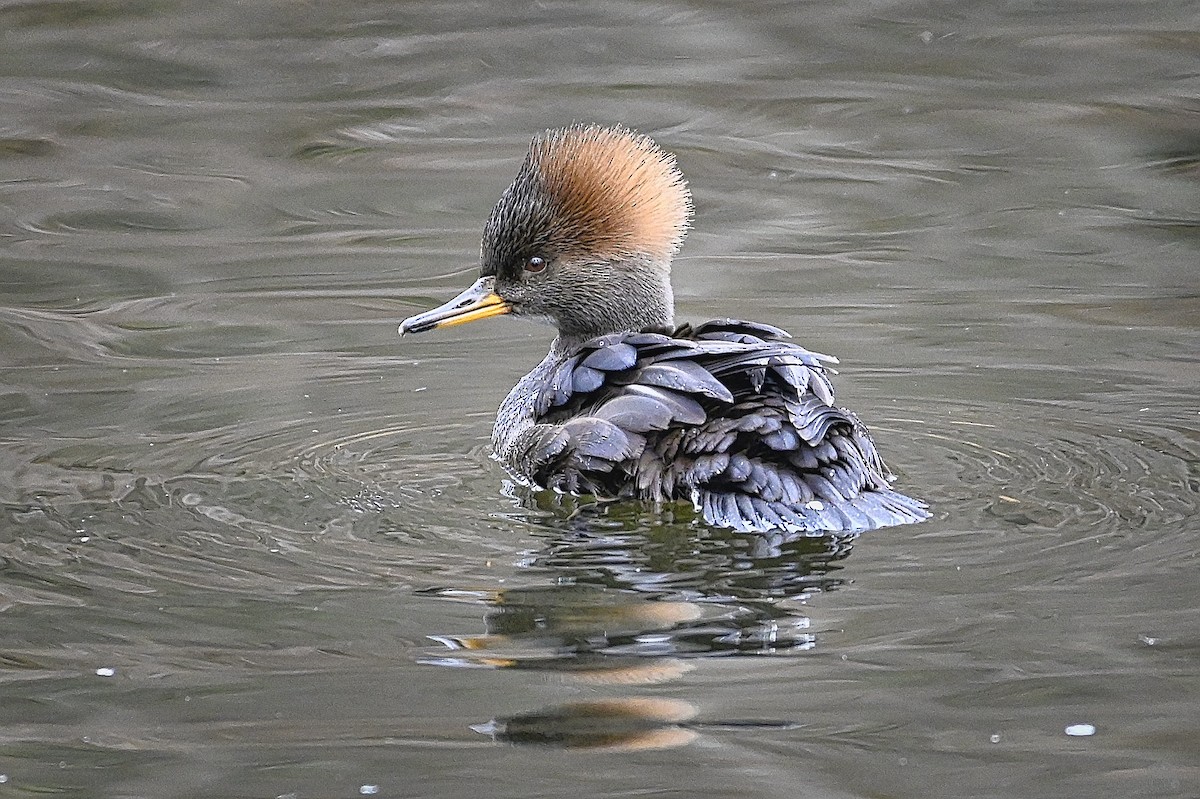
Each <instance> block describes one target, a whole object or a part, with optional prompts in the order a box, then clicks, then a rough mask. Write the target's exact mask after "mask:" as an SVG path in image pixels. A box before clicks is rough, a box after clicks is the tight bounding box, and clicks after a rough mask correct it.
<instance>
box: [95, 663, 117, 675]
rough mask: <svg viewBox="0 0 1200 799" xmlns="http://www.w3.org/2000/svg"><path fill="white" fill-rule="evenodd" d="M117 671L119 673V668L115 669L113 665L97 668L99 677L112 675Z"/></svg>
mask: <svg viewBox="0 0 1200 799" xmlns="http://www.w3.org/2000/svg"><path fill="white" fill-rule="evenodd" d="M116 673H117V670H116V669H114V668H113V667H112V666H101V667H100V668H98V669H96V676H97V677H112V676H113V675H115V674H116Z"/></svg>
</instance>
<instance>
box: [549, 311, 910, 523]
mask: <svg viewBox="0 0 1200 799" xmlns="http://www.w3.org/2000/svg"><path fill="white" fill-rule="evenodd" d="M835 362H836V360H835V359H834V358H831V357H829V356H826V355H821V354H819V353H814V352H810V351H809V350H806V349H804V348H803V347H801V346H799V345H798V344H795V343H794V342H792V341H791V340H790V337H789V336H788V334H787V333H786V332H784V331H783V330H780V329H779V328H775V327H771V326H769V325H761V324H756V323H752V322H742V321H737V320H730V319H721V320H716V321H712V322H707V323H705V324H702V325H699V326H696V327H691V326H684V327H681V328H678V329H677V330H675V331H672V333H670V334H667V333H658V332H653V331H649V332H642V333H623V334H613V335H609V336H603V337H600V338H597V339H593V340H591V341H589V342H587V343H585V344H584V345H582V346H581V347H579V348H578V350H576V351H575V352H573V353H572V354H571V357H569V358H568V359H566V360H565V361H564V362H563V363H562V364H561V365H560V366H559V368H558V369H557V370H556V372H555V373H554V374H553V375H552V376H551V379H550V380H549V381H547V383H546V384H545V385H544V387H543V388H542V390H541V392H540V393H539V395H538V398H537V411H538V414H539V418H538V419H537V421H538V422H539V423H542V424H547V425H552V426H554V427H555V428H558V429H559V430H560V431H561V435H559V436H558V438H557V440H556V441H555V442H554V446H555V447H558V448H559V449H560V450H561V452H560V453H558V454H556V455H555V456H554V457H550V458H547V459H546V460H545V461H544V462H543V463H541V464H539V468H538V472H537V473H535V474H534V475H533V479H534V481H535V482H537V483H539V484H541V485H559V486H563V487H566V488H568V489H569V490H573V491H578V492H582V493H593V494H597V495H599V496H635V497H640V498H644V499H651V500H665V499H685V500H690V501H691V502H692V503H693V504H694V505H695V507H696V510H697V511H698V512H700V513H702V514H703V516H704V518H705V520H706V521H708V522H709V523H711V524H714V525H717V526H720V527H731V528H734V529H737V530H772V529H782V530H790V531H798V532H806V533H821V532H840V531H847V532H851V531H861V530H869V529H874V528H877V527H885V526H890V525H896V524H908V523H911V522H917V521H921V520H922V519H925V518H928V516H929V514H928V512H927V511H926V510H925V505H924V504H923V503H921V502H919V501H917V500H914V499H911V498H909V497H906V496H904V495H903V494H899V493H897V492H895V491H892V490H891V489H890V488H889V476H890V475H889V474H888V472H887V469H886V467H885V466H884V464H883V462H882V460H881V459H880V458H879V455H878V453H877V452H876V450H875V445H874V442H873V441H872V440H871V437H870V434H869V433H868V432H867V430H866V428H865V427H864V426H863V425H862V423H861V422H860V421H859V420H858V418H857V417H856V416H855V415H854V414H853V413H851V412H850V411H848V410H846V409H844V408H839V407H837V406H836V405H835V404H834V395H833V385H832V383H831V382H830V380H829V367H828V364H830V363H835ZM564 443H565V444H566V446H560V445H562V444H564Z"/></svg>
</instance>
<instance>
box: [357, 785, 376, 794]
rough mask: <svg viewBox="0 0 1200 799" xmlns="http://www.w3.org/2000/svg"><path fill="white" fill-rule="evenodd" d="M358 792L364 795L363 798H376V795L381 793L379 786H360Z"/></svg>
mask: <svg viewBox="0 0 1200 799" xmlns="http://www.w3.org/2000/svg"><path fill="white" fill-rule="evenodd" d="M358 792H359V793H360V794H362V795H363V796H374V795H375V794H377V793H379V786H378V785H360V786H358Z"/></svg>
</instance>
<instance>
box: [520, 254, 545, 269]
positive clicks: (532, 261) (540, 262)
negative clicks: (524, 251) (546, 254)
mask: <svg viewBox="0 0 1200 799" xmlns="http://www.w3.org/2000/svg"><path fill="white" fill-rule="evenodd" d="M545 268H546V259H545V258H542V257H541V256H538V255H533V256H530V257H529V258H526V259H525V271H526V272H540V271H542V270H543V269H545Z"/></svg>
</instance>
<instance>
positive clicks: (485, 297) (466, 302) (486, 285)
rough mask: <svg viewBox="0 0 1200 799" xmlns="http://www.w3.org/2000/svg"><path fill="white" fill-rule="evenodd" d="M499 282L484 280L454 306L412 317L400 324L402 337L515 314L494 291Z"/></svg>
mask: <svg viewBox="0 0 1200 799" xmlns="http://www.w3.org/2000/svg"><path fill="white" fill-rule="evenodd" d="M494 282H495V278H492V277H481V278H479V279H478V280H476V281H475V284H474V285H472V286H471V287H470V288H469V289H467V290H466V291H464V292H463V293H462V294H459V295H458V296H457V297H455V298H454V299H452V300H450V302H447V303H445V304H444V305H439V306H438V307H436V308H434V309H433V310H431V311H426V312H425V313H419V314H417V315H416V316H410V317H408V318H407V319H405V320H404V321H403V322H401V323H400V335H402V336H403V335H404V334H405V333H424V332H425V331H426V330H433V329H434V328H437V327H452V326H454V325H464V324H466V323H467V322H477V321H479V320H480V319H487V318H488V317H489V316H500V315H501V314H506V313H511V312H512V305H511V304H510V303H508V302H507V301H505V300H504V299H503V298H501V296H500V295H499V294H497V293H496V292H495V291H493V289H492V286H493V284H494Z"/></svg>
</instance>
